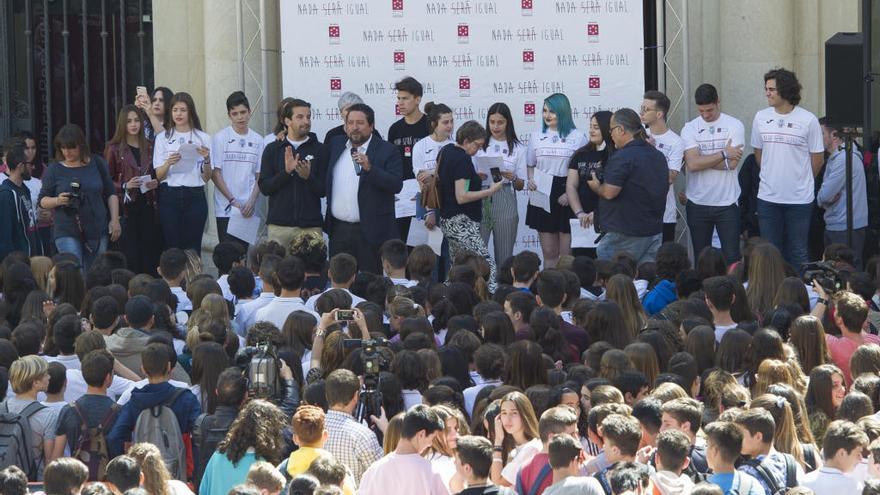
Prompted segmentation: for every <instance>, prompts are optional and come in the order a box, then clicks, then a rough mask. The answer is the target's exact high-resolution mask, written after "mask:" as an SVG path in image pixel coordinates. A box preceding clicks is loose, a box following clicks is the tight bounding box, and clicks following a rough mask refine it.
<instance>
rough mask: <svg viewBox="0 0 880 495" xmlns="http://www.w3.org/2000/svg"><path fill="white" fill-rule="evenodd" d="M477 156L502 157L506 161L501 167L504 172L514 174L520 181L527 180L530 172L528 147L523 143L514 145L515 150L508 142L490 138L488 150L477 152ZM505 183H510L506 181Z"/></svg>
mask: <svg viewBox="0 0 880 495" xmlns="http://www.w3.org/2000/svg"><path fill="white" fill-rule="evenodd" d="M477 156H500V157H501V158H502V160H504V165H502V166H501V171H502V172H514V173H516V176H517V177H519V178H520V179H525V178H526V177H527V174H528V172H527V171H526V147H525V146H523V145H522V144H521V143H517V144H515V145H513V149H512V150H511V149H510V147H509V146H508V145H507V141H499V140H497V139H495V138H493V137H489V144H488V145H486V149H481V150H479V151H477ZM504 182H508V181H507V179H504Z"/></svg>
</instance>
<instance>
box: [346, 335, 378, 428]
mask: <svg viewBox="0 0 880 495" xmlns="http://www.w3.org/2000/svg"><path fill="white" fill-rule="evenodd" d="M388 344H389V342H388V340H386V339H370V340H359V339H346V340H344V341H342V346H343V347H344V348H346V349H352V348H355V347H360V349H361V359H363V361H364V387H363V390H362V391H361V397H360V400H358V405H357V407H356V408H355V411H354V417H355V418H356V419H357V420H358V421H363V420H365V419H367V420H369V419H370V416H371V415H372V416H376V417H377V418H378V417H379V416H381V415H382V392H381V391H380V390H379V372H380V371H381V370H382V365H383V360H384V358H383V356H382V354H380V353H379V351H378V350H377V348H378V347H388ZM385 364H387V363H385Z"/></svg>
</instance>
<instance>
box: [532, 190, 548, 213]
mask: <svg viewBox="0 0 880 495" xmlns="http://www.w3.org/2000/svg"><path fill="white" fill-rule="evenodd" d="M529 204H530V205H532V206H537V207H538V208H540V209H542V210H544V211H546V212H547V213H550V196H548V195H546V194H544V193H542V192H538V191H529Z"/></svg>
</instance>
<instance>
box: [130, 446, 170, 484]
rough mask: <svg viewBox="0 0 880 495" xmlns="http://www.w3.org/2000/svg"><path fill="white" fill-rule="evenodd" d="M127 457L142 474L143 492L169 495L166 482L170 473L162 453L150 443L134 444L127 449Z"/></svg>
mask: <svg viewBox="0 0 880 495" xmlns="http://www.w3.org/2000/svg"><path fill="white" fill-rule="evenodd" d="M128 455H129V456H130V457H133V458H134V459H135V460H136V461H137V463H138V465H139V466H140V467H141V473H143V474H144V490H146V491H147V493H149V494H150V495H170V494H169V490H168V480H170V479H171V473H169V472H168V468H167V467H165V461H164V460H163V459H162V453H161V452H159V448H158V447H156V446H155V445H153V444H151V443H136V444H134V445H132V446H131V447H129V449H128Z"/></svg>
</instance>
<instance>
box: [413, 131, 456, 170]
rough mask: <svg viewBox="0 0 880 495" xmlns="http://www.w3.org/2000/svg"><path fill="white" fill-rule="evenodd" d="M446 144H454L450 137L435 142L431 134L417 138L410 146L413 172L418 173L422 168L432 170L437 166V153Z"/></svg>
mask: <svg viewBox="0 0 880 495" xmlns="http://www.w3.org/2000/svg"><path fill="white" fill-rule="evenodd" d="M447 144H455V141H453V140H452V138H446V141H442V142H437V141H434V138H432V137H431V136H427V137H423V138H422V139H419V140H418V141H417V142H416V144H414V145H413V147H412V167H413V173H414V174H416V175H418V174H419V172H421V171H423V170H429V171H433V170H434V169H435V168H436V167H437V154H438V153H440V148H442V147H444V146H446V145H447Z"/></svg>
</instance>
